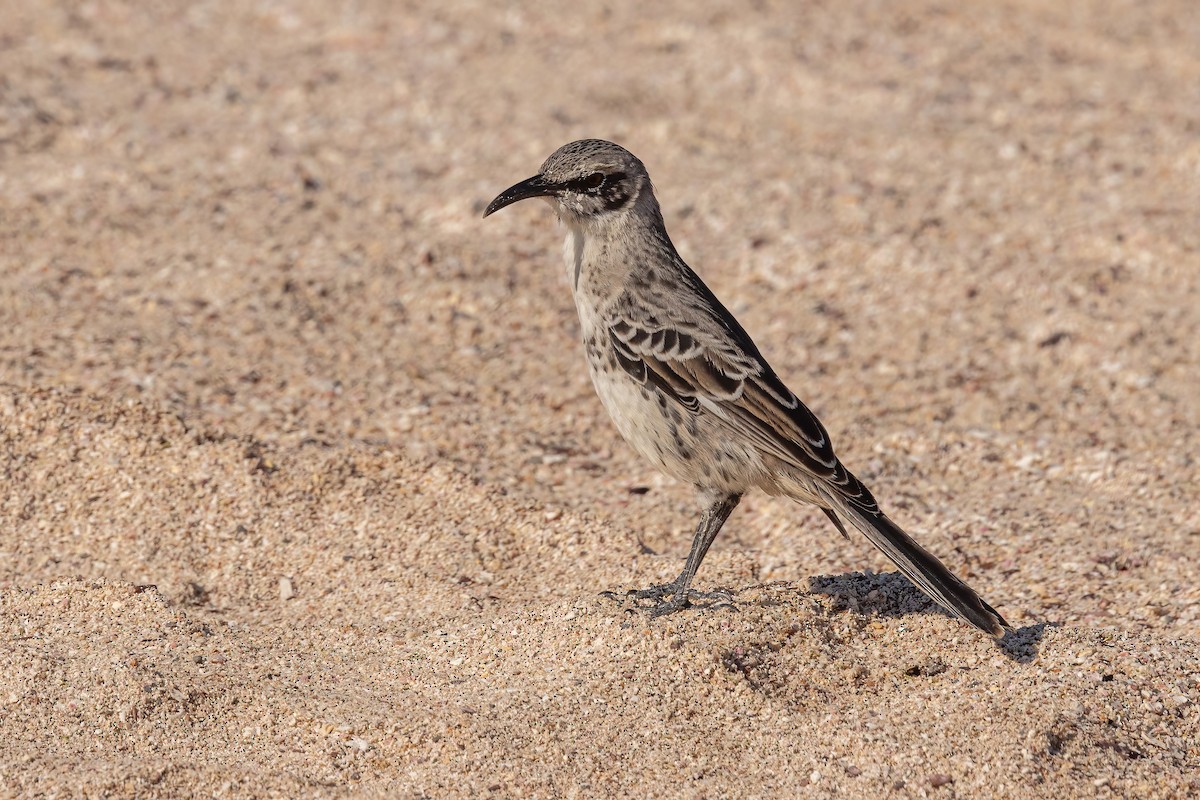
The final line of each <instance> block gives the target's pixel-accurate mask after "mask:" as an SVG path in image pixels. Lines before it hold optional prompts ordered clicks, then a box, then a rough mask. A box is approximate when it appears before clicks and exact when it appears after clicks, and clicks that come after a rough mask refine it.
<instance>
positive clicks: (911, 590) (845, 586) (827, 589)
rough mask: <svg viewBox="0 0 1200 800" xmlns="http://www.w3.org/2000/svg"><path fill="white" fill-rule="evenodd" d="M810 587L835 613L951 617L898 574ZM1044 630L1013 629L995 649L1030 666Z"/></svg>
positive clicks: (1040, 626)
mask: <svg viewBox="0 0 1200 800" xmlns="http://www.w3.org/2000/svg"><path fill="white" fill-rule="evenodd" d="M808 588H809V589H810V590H811V591H812V592H813V593H814V594H823V595H826V596H827V597H830V598H832V599H833V600H834V603H835V606H834V610H835V611H842V610H845V611H851V612H854V613H856V614H862V615H864V616H872V615H873V616H879V617H891V618H898V617H907V616H912V615H915V614H937V615H941V616H944V617H950V616H952V615H951V614H950V612H948V611H946V610H945V609H943V608H942V607H941V606H940V605H938V604H937V603H935V602H934V601H933V600H931V599H930V598H929V597H927V596H926V595H925V593H924V592H922V591H921V590H920V589H918V588H917V587H916V586H915V585H914V584H913V583H912V581H910V580H909V579H908V578H906V577H904V576H903V575H901V574H900V573H898V572H879V573H868V572H849V573H846V574H844V575H818V576H814V577H812V578H809V579H808ZM1045 630H1046V623H1044V622H1039V623H1037V624H1036V625H1026V626H1025V627H1022V628H1013V629H1011V630H1009V631H1007V632H1005V634H1004V636H1003V637H1001V638H999V639H997V640H996V647H998V648H999V649H1000V651H1001V652H1002V653H1004V655H1005V656H1007V657H1008V658H1011V659H1012V660H1013V661H1016V662H1018V663H1022V664H1026V663H1029V662H1030V661H1033V660H1034V659H1035V658H1037V654H1038V645H1039V644H1040V643H1041V641H1042V637H1043V636H1044V635H1045Z"/></svg>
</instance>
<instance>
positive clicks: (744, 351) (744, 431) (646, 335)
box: [608, 295, 878, 513]
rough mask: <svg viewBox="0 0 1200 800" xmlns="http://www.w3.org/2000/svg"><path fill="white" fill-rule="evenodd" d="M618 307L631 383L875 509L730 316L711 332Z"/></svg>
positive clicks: (621, 352) (618, 346)
mask: <svg viewBox="0 0 1200 800" xmlns="http://www.w3.org/2000/svg"><path fill="white" fill-rule="evenodd" d="M618 308H619V309H620V312H619V313H617V314H616V315H615V318H614V319H613V320H612V322H611V323H610V325H609V330H608V333H609V338H610V340H611V342H612V345H613V349H614V351H615V352H616V354H617V360H618V362H619V363H620V364H621V366H622V367H623V368H624V369H625V371H626V372H628V373H629V374H630V375H631V376H632V377H634V378H635V379H636V380H638V381H640V382H641V383H643V384H650V385H653V386H654V387H655V388H657V389H659V390H660V391H662V392H663V393H665V394H666V395H667V396H668V397H671V398H672V399H674V400H675V401H676V402H678V403H680V405H682V406H684V407H685V408H686V409H687V410H688V411H689V412H690V413H693V414H703V413H709V414H711V415H712V417H713V418H714V419H715V420H716V421H717V422H718V423H719V424H722V425H725V426H728V427H729V428H730V429H732V430H733V431H735V432H736V433H738V434H739V435H740V436H743V437H745V438H746V439H747V440H749V441H750V442H752V443H754V445H755V446H757V447H758V448H759V449H760V450H761V451H762V452H764V453H768V454H770V455H772V456H774V457H776V458H778V459H780V460H781V461H783V462H784V463H788V464H791V465H793V466H794V467H797V468H799V469H801V470H804V471H806V472H807V473H809V474H811V475H812V476H813V477H816V478H819V479H822V480H823V481H825V482H827V484H828V485H829V486H830V488H832V489H834V490H836V491H837V492H838V494H840V495H842V496H843V497H844V498H845V499H846V500H847V501H848V502H851V503H855V504H857V505H859V506H860V507H861V508H862V510H863V511H865V512H868V513H873V512H874V511H876V510H877V508H878V507H877V506H876V505H875V500H874V498H873V497H872V496H871V493H870V492H869V491H868V490H867V489H866V487H865V486H863V484H862V483H860V482H859V481H858V479H856V478H855V477H854V476H853V475H851V474H850V473H849V472H848V471H847V470H846V469H845V468H844V467H843V466H842V465H841V463H840V462H839V461H838V459H837V456H836V455H834V452H833V446H832V444H831V443H830V440H829V434H828V432H827V431H826V430H825V427H824V426H823V425H822V424H821V422H820V421H819V420H818V419H817V417H816V415H814V414H813V413H812V411H810V410H809V409H808V407H807V406H805V405H804V404H803V403H802V402H800V400H799V398H797V397H796V395H795V394H794V393H793V392H792V391H791V390H789V389H788V388H787V387H786V386H785V385H784V384H783V382H782V381H780V380H779V378H778V377H777V376H776V375H775V373H774V371H773V370H772V369H771V367H770V365H769V364H767V362H766V361H765V360H764V359H763V358H762V356H761V355H760V354H759V353H758V350H757V349H756V348H755V347H754V344H753V342H752V341H751V340H750V338H749V336H748V335H746V333H745V331H743V330H742V329H741V327H740V326H739V325H738V324H737V322H736V321H735V320H734V319H733V318H732V317H731V316H729V315H728V312H726V313H725V316H724V318H721V319H712V320H710V321H711V322H713V323H715V325H713V326H709V329H708V330H707V331H706V330H705V329H704V328H703V327H702V326H701V325H699V324H696V323H695V322H690V321H688V320H685V319H680V317H682V316H683V315H678V316H675V318H673V319H671V320H670V322H669V323H668V322H667V321H664V320H663V319H661V318H660V317H657V316H654V315H651V314H650V313H648V312H646V311H642V310H641V308H640V307H639V306H638V305H637V304H636V303H634V302H633V301H632V298H629V297H628V295H627V296H626V298H625V302H622V303H619V304H618ZM719 310H723V309H719ZM690 311H691V312H692V313H691V314H690V315H688V317H689V319H691V320H704V319H705V318H706V315H712V314H714V313H716V312H717V310H715V309H713V308H712V307H711V306H709V307H707V308H706V307H705V306H704V304H697V306H696V307H694V308H692V309H690ZM673 316H674V315H673ZM712 331H719V332H720V333H721V334H726V333H727V334H729V335H714V334H713V333H712Z"/></svg>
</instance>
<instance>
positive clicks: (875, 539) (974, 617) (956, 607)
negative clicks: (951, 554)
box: [826, 503, 1009, 638]
mask: <svg viewBox="0 0 1200 800" xmlns="http://www.w3.org/2000/svg"><path fill="white" fill-rule="evenodd" d="M839 506H840V508H838V511H840V512H841V513H842V514H844V515H845V516H846V518H847V519H849V520H850V522H851V523H853V525H854V527H856V528H858V529H859V530H860V531H862V532H863V535H865V536H866V537H867V538H868V539H870V540H871V544H873V545H875V546H876V547H878V548H879V549H880V550H882V551H883V554H884V555H886V556H887V557H888V558H890V559H891V560H892V561H893V562H894V563H895V564H896V566H897V567H899V568H900V571H901V572H903V573H904V575H905V577H907V578H908V579H909V580H910V581H912V582H913V583H915V584H916V585H917V586H919V587H921V589H922V590H924V592H925V594H927V595H929V596H930V597H932V598H933V599H934V600H936V601H937V602H938V603H940V604H941V605H942V606H944V607H945V608H946V610H948V611H950V612H951V613H953V614H954V615H955V616H956V617H959V618H961V619H963V620H965V621H966V622H969V623H970V624H972V625H974V626H975V627H976V628H979V630H981V631H983V632H984V633H988V634H991V635H992V636H995V637H997V638H998V637H1001V636H1003V635H1004V631H1005V629H1006V628H1008V627H1009V625H1008V623H1007V622H1005V621H1004V617H1002V616H1000V613H999V612H998V611H996V609H994V608H992V607H991V606H989V605H988V604H987V603H985V602H984V601H983V598H981V597H980V596H979V595H977V594H975V590H974V589H972V588H971V587H970V586H967V585H966V584H965V583H963V582H962V580H961V579H960V578H959V577H958V576H957V575H955V574H954V573H953V572H951V571H950V570H948V569H946V565H945V564H943V563H942V562H941V561H939V560H938V558H937V556H935V555H934V554H933V553H931V552H929V551H928V550H926V549H925V548H924V547H921V545H919V544H917V543H916V541H915V540H914V539H913V538H912V537H911V536H909V535H908V534H907V533H905V532H904V531H903V530H901V529H900V526H898V525H897V524H896V523H894V522H892V521H891V520H890V519H888V518H887V516H885V515H884V514H883V513H881V512H875V513H870V512H867V511H860V510H858V509H856V508H855V507H854V506H853V504H850V503H844V504H839ZM826 513H827V514H828V513H829V512H826ZM830 516H831V518H832V517H833V515H832V514H831V515H830ZM838 528H839V529H842V526H841V525H838ZM842 532H843V533H845V530H844V529H842Z"/></svg>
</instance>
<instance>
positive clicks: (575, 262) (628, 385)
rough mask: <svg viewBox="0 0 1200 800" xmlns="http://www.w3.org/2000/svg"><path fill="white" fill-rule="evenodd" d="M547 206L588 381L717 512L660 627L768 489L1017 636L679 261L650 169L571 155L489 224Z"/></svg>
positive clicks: (526, 184)
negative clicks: (904, 523) (819, 514)
mask: <svg viewBox="0 0 1200 800" xmlns="http://www.w3.org/2000/svg"><path fill="white" fill-rule="evenodd" d="M530 198H544V199H545V200H547V201H549V202H550V204H551V205H552V206H553V207H554V209H555V210H556V211H557V214H558V218H559V221H560V222H561V224H562V225H563V227H565V228H566V237H565V240H564V242H563V259H564V262H565V266H566V270H567V279H568V281H569V283H570V285H571V289H572V294H573V295H574V300H575V307H576V310H577V311H578V315H579V323H580V331H581V335H582V339H583V347H584V353H585V355H586V357H587V363H588V370H589V373H590V375H591V379H592V383H593V385H594V386H595V389H596V393H597V395H599V398H600V401H601V403H602V404H603V406H604V407H605V409H606V410H607V411H608V414H609V416H611V417H612V420H613V422H614V423H615V425H616V427H617V430H618V431H619V432H620V434H621V436H622V437H623V438H624V439H625V441H626V442H628V443H629V444H630V445H631V446H632V447H633V449H634V450H635V451H637V452H638V453H640V454H641V455H642V456H644V457H645V458H646V459H648V460H649V461H651V462H652V463H653V464H655V465H656V466H657V467H658V468H659V469H660V470H662V471H663V472H665V473H666V474H668V475H670V476H672V477H674V478H676V479H677V480H680V481H682V482H684V483H690V484H691V485H692V486H694V487H695V489H696V491H697V495H698V497H699V498H700V500H701V503H702V508H703V511H702V513H701V515H700V521H699V523H698V525H697V527H696V532H695V535H694V538H693V541H692V545H691V549H690V551H689V553H688V556H687V559H686V561H685V562H684V566H683V570H682V571H681V572H680V574H679V576H678V577H676V578H675V580H673V581H671V582H670V583H663V584H657V585H652V586H650V587H649V588H647V589H641V590H637V591H634V592H631V594H632V595H633V596H634V597H635V598H637V599H639V600H650V601H652V605H651V606H649V608H650V614H651V616H652V617H658V616H662V615H665V614H669V613H672V612H675V611H679V610H681V609H683V608H685V607H688V606H689V605H692V603H691V601H690V599H689V594H692V595H694V596H697V597H702V596H704V594H703V593H700V592H696V591H694V590H692V588H691V587H692V582H693V579H694V578H695V576H696V572H697V570H698V569H699V568H700V564H701V562H703V560H704V557H705V555H706V554H707V553H708V550H709V547H710V546H711V545H712V543H713V541H714V540H715V539H716V537H717V534H718V533H719V532H720V530H721V527H722V526H723V525H724V524H725V521H726V520H727V519H728V518H729V515H730V514H732V513H733V511H734V509H735V508H736V507H737V505H738V503H739V502H740V501H741V499H742V497H743V495H745V494H746V493H747V492H749V491H751V490H754V489H758V490H761V491H764V492H766V493H767V494H768V495H774V496H782V497H787V498H791V499H793V500H796V501H799V502H802V503H808V504H812V505H815V506H816V507H818V508H820V509H821V511H823V512H824V513H825V516H826V517H828V518H829V520H830V522H832V524H833V526H834V527H835V528H836V529H837V530H838V532H839V533H841V535H842V536H844V537H846V538H849V534H848V532H847V529H846V525H845V523H846V522H849V523H850V525H852V526H853V527H854V528H856V529H858V530H859V531H860V532H862V534H864V535H865V536H866V538H867V539H868V540H869V541H870V542H871V543H872V544H873V545H875V546H876V547H877V548H879V549H880V550H881V551H882V552H883V553H884V554H885V555H886V556H887V557H888V558H889V559H891V561H892V562H893V563H895V565H896V566H897V567H898V568H899V569H900V571H901V572H902V573H903V574H904V575H905V576H907V577H908V579H909V580H911V581H912V582H913V583H914V584H915V585H916V586H918V587H920V589H922V590H923V591H924V592H925V593H926V594H927V595H928V596H929V597H930V598H932V599H933V600H934V601H936V602H937V603H938V604H940V605H941V606H943V607H944V608H945V609H946V610H947V611H949V612H950V613H951V614H953V615H954V616H957V617H959V618H960V619H962V620H964V621H965V622H967V623H968V624H970V625H973V626H974V627H976V628H978V629H979V630H981V631H983V632H984V633H987V634H989V635H991V636H993V637H997V638H999V637H1002V636H1003V635H1004V633H1005V631H1006V630H1007V629H1009V627H1010V626H1009V625H1008V623H1007V622H1005V620H1004V618H1003V617H1002V616H1001V615H1000V613H999V612H997V611H996V610H995V609H994V608H992V607H991V606H990V605H988V604H987V603H986V602H985V601H984V600H983V599H982V598H980V597H979V595H978V594H976V593H975V591H974V590H972V589H971V588H970V587H969V586H968V585H967V584H966V583H965V582H963V581H962V580H961V579H960V578H959V577H958V576H956V575H955V574H954V573H953V572H951V571H950V570H949V569H948V568H947V567H946V566H945V565H944V564H943V563H942V562H941V561H940V560H938V558H937V557H936V556H935V555H933V554H932V553H930V552H929V551H928V550H926V549H925V548H924V547H922V546H921V545H920V544H918V543H917V542H916V540H914V539H913V538H912V537H911V536H909V535H908V534H907V533H905V531H904V530H903V529H901V528H900V527H899V526H898V525H897V524H896V523H894V522H893V521H892V520H891V519H890V518H888V516H887V515H886V514H884V512H883V511H882V510H880V507H879V504H878V503H877V502H876V500H875V497H874V496H873V495H872V494H871V491H870V490H869V489H868V488H867V487H866V486H865V485H864V484H863V482H862V481H860V480H859V479H858V478H856V477H855V476H854V475H853V473H851V472H850V471H849V470H848V469H847V468H846V467H845V466H844V465H843V464H842V462H841V460H840V459H839V458H838V457H837V455H836V454H835V453H834V449H833V444H832V442H831V441H830V436H829V433H828V431H827V430H826V429H825V426H824V425H823V424H822V423H821V422H820V420H818V419H817V417H816V415H815V414H813V412H812V411H810V410H809V409H808V407H807V406H806V405H805V404H804V403H803V402H801V401H800V399H799V398H798V397H797V396H796V394H795V393H794V392H793V391H792V390H791V389H789V388H788V387H787V386H786V385H784V383H783V381H782V380H780V378H779V377H778V375H777V374H776V372H775V370H774V369H772V367H771V365H770V364H769V363H767V360H766V359H765V358H764V357H763V355H762V353H761V352H760V351H759V349H758V347H757V346H756V345H755V344H754V342H753V340H751V338H750V336H749V334H747V333H746V331H745V329H744V328H743V327H742V325H741V324H740V323H739V322H738V321H737V319H735V318H734V316H733V314H731V313H730V312H729V310H728V309H727V308H726V307H725V306H724V305H722V304H721V302H720V301H719V300H718V299H717V297H716V295H714V294H713V292H712V291H711V290H710V289H709V288H708V286H707V285H705V283H704V281H702V280H701V279H700V277H699V276H698V275H697V274H696V273H695V272H694V271H693V270H692V269H691V267H689V266H688V265H687V263H685V262H684V260H683V259H682V258H681V257H680V255H679V253H678V251H677V250H676V249H675V246H674V244H672V242H671V238H670V236H668V234H667V228H666V225H665V223H664V221H663V215H662V211H661V209H660V207H659V203H658V200H657V198H656V196H655V193H654V188H653V186H652V185H651V182H650V176H649V174H648V173H647V171H646V167H645V165H643V163H642V162H641V160H639V159H638V158H637V157H636V156H635V155H633V153H631V152H629V151H628V150H626V149H625V148H624V147H621V146H620V145H617V144H614V143H613V142H609V141H606V140H603V139H582V140H579V141H575V142H571V143H569V144H565V145H563V146H562V147H560V148H558V149H557V150H556V151H554V153H552V154H551V155H550V157H549V158H547V159H546V161H545V162H544V163H543V164H542V166H541V168H540V169H539V171H538V173H537V174H536V175H534V176H533V177H531V178H528V179H526V180H523V181H521V182H519V183H517V184H514V185H513V186H511V187H509V188H508V189H505V190H504V191H503V192H501V193H500V194H499V195H498V196H497V197H496V198H495V199H494V200H492V202H491V203H489V204H488V206H487V208H486V209H485V210H484V212H483V216H484V217H488V216H490V215H492V214H494V213H495V212H497V211H499V210H500V209H502V208H505V207H506V206H509V205H512V204H513V203H517V202H519V201H521V200H526V199H530Z"/></svg>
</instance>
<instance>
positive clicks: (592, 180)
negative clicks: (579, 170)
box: [580, 172, 604, 189]
mask: <svg viewBox="0 0 1200 800" xmlns="http://www.w3.org/2000/svg"><path fill="white" fill-rule="evenodd" d="M602 183H604V176H603V175H602V174H600V173H599V172H593V173H592V174H591V175H588V176H587V177H586V178H584V179H583V180H582V181H580V184H581V185H582V186H583V188H585V189H599V188H600V184H602Z"/></svg>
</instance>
